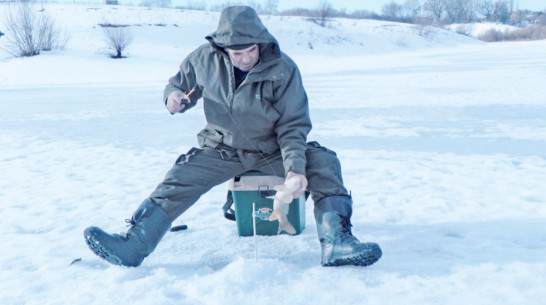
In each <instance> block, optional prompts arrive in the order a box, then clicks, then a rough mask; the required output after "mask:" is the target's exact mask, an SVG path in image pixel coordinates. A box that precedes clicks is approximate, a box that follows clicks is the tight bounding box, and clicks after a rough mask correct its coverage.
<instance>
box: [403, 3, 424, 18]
mask: <svg viewBox="0 0 546 305" xmlns="http://www.w3.org/2000/svg"><path fill="white" fill-rule="evenodd" d="M420 15H421V3H420V2H419V0H406V2H404V4H403V5H402V17H403V18H404V19H406V20H408V21H413V20H414V19H415V18H416V17H418V16H420Z"/></svg>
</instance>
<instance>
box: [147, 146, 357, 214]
mask: <svg viewBox="0 0 546 305" xmlns="http://www.w3.org/2000/svg"><path fill="white" fill-rule="evenodd" d="M306 158H307V167H306V173H305V176H306V178H307V180H308V182H309V184H308V186H307V190H308V191H309V192H310V193H311V198H312V199H313V201H314V202H315V203H316V202H318V201H320V200H321V199H323V198H325V197H329V196H347V197H350V195H349V194H348V193H347V190H346V188H345V187H344V186H343V179H342V175H341V165H340V162H339V159H338V158H337V156H336V153H335V152H333V151H331V150H329V149H328V148H326V147H323V146H321V145H320V144H319V143H317V142H309V143H307V151H306ZM250 170H257V171H260V172H263V173H265V174H268V175H276V176H280V177H284V176H285V169H284V166H283V162H282V157H281V153H280V151H278V152H275V153H272V154H263V153H258V152H249V151H244V150H235V149H233V148H231V147H228V146H225V147H217V148H212V147H203V148H192V149H191V150H190V151H188V152H187V153H186V154H182V155H180V157H178V159H177V160H176V162H175V164H174V165H173V167H172V168H171V169H170V170H169V172H167V174H166V176H165V179H164V180H163V182H161V183H160V184H159V185H158V186H157V188H156V189H155V190H154V191H153V192H152V194H151V195H150V198H149V199H150V200H151V201H152V202H154V203H156V204H158V205H159V206H160V207H161V208H162V209H163V210H164V211H165V212H166V213H167V215H168V216H169V217H170V219H171V221H173V220H175V219H176V218H177V217H178V216H180V215H181V214H182V213H184V212H185V211H186V210H187V209H188V208H190V207H191V206H192V205H193V204H194V203H195V202H197V200H198V199H199V197H201V195H203V194H205V193H206V192H207V191H209V190H210V189H211V188H213V187H214V186H216V185H219V184H222V183H224V182H226V181H228V180H229V179H231V178H233V177H235V176H238V175H241V174H243V173H245V172H247V171H250Z"/></svg>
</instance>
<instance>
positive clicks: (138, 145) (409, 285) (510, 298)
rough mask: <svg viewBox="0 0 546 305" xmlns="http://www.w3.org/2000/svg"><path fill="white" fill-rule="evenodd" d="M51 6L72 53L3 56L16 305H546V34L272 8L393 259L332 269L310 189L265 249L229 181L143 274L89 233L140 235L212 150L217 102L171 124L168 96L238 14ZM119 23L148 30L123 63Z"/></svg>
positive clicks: (315, 110) (5, 225) (1, 225)
mask: <svg viewBox="0 0 546 305" xmlns="http://www.w3.org/2000/svg"><path fill="white" fill-rule="evenodd" d="M44 8H45V11H44V13H47V14H48V15H49V16H51V17H52V18H53V19H54V20H55V21H56V22H57V24H59V25H60V26H61V27H62V28H63V29H65V30H66V31H67V32H68V33H69V34H70V40H69V41H68V44H67V45H66V48H65V49H64V50H55V51H51V52H43V53H42V54H40V55H39V56H35V57H31V58H12V57H10V56H9V55H8V54H7V53H5V52H3V53H1V55H0V232H1V238H0V249H1V250H0V304H5V305H17V304H25V305H33V304H36V305H46V304H71V305H80V304H81V305H90V304H100V305H104V304H135V305H136V304H147V305H150V304H162V305H163V304H223V305H228V304H237V305H240V304H381V305H387V304H393V305H399V304H419V305H422V304H480V305H484V304H495V305H499V304H544V303H543V302H544V299H546V188H545V187H544V185H545V182H546V82H545V79H546V55H545V54H546V41H534V42H506V43H491V44H486V43H482V42H479V41H477V40H474V39H473V38H470V37H465V36H460V35H457V34H455V33H452V32H448V31H444V30H440V29H428V28H415V27H413V26H411V25H404V24H397V23H391V22H379V21H369V20H343V19H340V20H334V21H333V22H332V23H331V24H330V27H329V28H321V27H319V26H317V25H315V24H313V23H310V22H307V21H305V20H302V19H300V18H296V17H292V18H289V17H272V16H263V17H262V18H263V21H264V23H265V24H266V26H268V27H269V29H270V32H271V33H273V35H275V36H276V37H277V38H278V40H279V42H280V45H281V48H282V49H283V50H284V51H285V52H286V53H288V54H289V55H290V56H291V57H292V58H293V59H294V60H295V61H296V62H297V64H298V65H299V67H300V70H301V72H302V75H303V78H304V83H305V86H306V89H307V92H308V95H309V100H310V107H311V115H312V119H313V122H314V129H313V131H312V133H311V135H310V137H309V140H316V141H319V142H320V143H321V144H323V145H325V146H327V147H329V148H331V149H333V150H335V151H336V152H337V154H338V156H339V158H340V159H341V162H342V165H343V173H344V179H345V183H346V186H347V187H348V188H349V189H351V191H352V195H353V199H354V213H353V218H352V222H353V225H354V226H353V233H354V234H355V235H356V236H357V237H359V238H360V239H361V240H364V241H375V242H378V243H379V244H380V245H381V247H382V249H383V255H384V256H383V258H382V259H381V260H380V261H379V262H378V263H376V264H375V265H373V266H370V267H366V268H362V267H352V266H344V267H334V268H324V267H321V266H320V246H319V242H318V239H317V233H316V227H315V221H314V218H313V203H312V201H311V200H309V201H308V202H307V203H306V220H307V221H306V222H307V226H306V228H305V230H304V232H303V233H302V234H301V235H297V236H288V235H280V236H260V237H258V239H257V244H258V260H257V261H256V260H255V258H254V240H253V238H251V237H239V236H238V234H237V229H236V225H235V223H234V222H231V221H228V220H226V219H224V218H223V216H222V211H221V207H222V205H223V203H224V200H225V194H226V190H227V184H222V185H220V186H218V187H216V188H214V189H213V190H212V191H210V192H209V193H208V194H206V195H205V196H203V197H202V198H201V199H200V200H199V201H198V202H197V203H196V204H195V205H194V206H193V207H192V208H191V209H190V210H188V212H186V213H185V214H183V215H182V216H181V217H180V218H179V219H177V220H176V221H175V222H174V223H173V225H179V224H187V225H188V227H189V228H188V230H187V231H182V232H176V233H168V234H167V235H166V236H165V238H164V239H163V241H162V242H161V243H160V244H159V246H158V247H157V249H156V251H155V252H154V253H152V255H151V256H149V257H148V258H147V259H146V260H145V261H144V262H143V264H142V266H140V267H138V268H127V267H119V266H113V265H110V264H108V263H107V262H105V261H103V260H101V259H99V258H98V257H96V256H95V255H94V254H93V253H92V252H91V251H89V249H88V248H87V245H86V244H85V241H84V238H83V230H84V229H85V228H86V227H88V226H91V225H95V226H99V227H101V228H103V229H104V230H106V231H108V232H112V233H114V232H122V231H125V230H126V229H127V228H126V223H125V222H124V220H125V219H126V218H130V216H131V215H132V213H133V211H134V210H135V209H136V207H137V206H138V205H139V204H140V202H141V201H142V200H144V199H145V198H146V197H147V196H148V195H149V194H150V192H151V191H152V190H153V189H154V188H155V186H156V185H157V184H158V183H159V182H160V181H161V180H162V179H163V176H164V174H165V173H166V172H167V170H168V169H169V168H170V167H171V165H172V164H173V162H174V161H175V159H176V158H177V156H178V155H179V154H182V153H185V152H186V151H188V150H189V149H190V148H191V147H192V146H196V145H197V141H196V137H195V135H196V133H197V132H198V131H199V130H200V129H201V128H202V127H203V126H204V117H203V114H202V108H201V107H200V106H198V107H196V108H194V109H192V110H191V111H189V112H187V113H185V114H183V115H174V116H171V115H170V114H169V113H168V112H167V110H166V109H165V107H164V105H163V102H162V100H161V99H162V98H161V96H162V92H163V88H164V86H165V84H166V83H167V80H168V78H169V77H170V76H172V75H174V74H175V73H176V71H177V69H178V65H179V63H180V62H181V61H182V59H183V58H184V57H185V56H186V55H187V54H188V53H189V52H190V51H192V50H193V49H194V48H195V47H197V46H198V45H200V44H201V43H204V42H205V40H204V38H203V37H204V36H205V35H207V34H209V33H211V32H213V31H214V30H215V28H216V23H217V19H218V17H219V13H217V12H198V11H195V12H190V11H181V10H175V9H171V10H169V9H146V8H140V7H128V6H103V5H93V6H89V5H76V4H74V5H70V4H66V5H53V4H44ZM6 10H7V5H5V4H2V5H0V16H3V14H4V13H5V12H6ZM2 18H3V17H2ZM2 20H3V19H2ZM107 22H110V23H122V24H129V25H130V27H129V29H130V30H131V32H132V33H133V36H134V42H133V43H132V44H131V45H130V47H129V49H128V50H127V55H128V57H127V58H125V59H120V60H114V59H111V58H109V57H108V54H107V52H106V50H105V43H104V35H103V33H102V29H101V28H100V27H99V26H98V24H99V23H107ZM8 34H9V33H6V35H8ZM6 41H7V36H3V37H0V48H1V47H5V45H6ZM76 258H81V261H79V262H77V263H74V264H73V265H70V263H71V262H72V261H73V260H74V259H76Z"/></svg>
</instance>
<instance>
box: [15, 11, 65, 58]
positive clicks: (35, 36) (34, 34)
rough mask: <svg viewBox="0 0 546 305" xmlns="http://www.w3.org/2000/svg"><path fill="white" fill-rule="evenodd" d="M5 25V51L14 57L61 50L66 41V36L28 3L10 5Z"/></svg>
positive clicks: (43, 14) (50, 20)
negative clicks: (6, 41) (6, 40)
mask: <svg viewBox="0 0 546 305" xmlns="http://www.w3.org/2000/svg"><path fill="white" fill-rule="evenodd" d="M5 23H6V24H5V27H6V31H7V35H6V37H7V39H8V43H7V44H6V46H5V49H6V51H7V52H8V53H10V54H12V55H13V56H16V57H24V56H35V55H38V54H40V51H50V50H52V49H62V48H64V46H65V44H66V42H67V41H68V35H67V34H65V33H64V32H63V31H62V30H61V29H60V28H59V27H58V26H57V25H56V24H55V22H54V21H53V20H52V19H51V18H49V17H48V16H47V15H46V14H45V12H44V11H43V10H42V11H40V12H38V10H36V9H35V8H34V6H33V5H32V4H31V3H29V2H19V3H17V4H14V5H10V6H9V8H8V10H7V14H6V18H5Z"/></svg>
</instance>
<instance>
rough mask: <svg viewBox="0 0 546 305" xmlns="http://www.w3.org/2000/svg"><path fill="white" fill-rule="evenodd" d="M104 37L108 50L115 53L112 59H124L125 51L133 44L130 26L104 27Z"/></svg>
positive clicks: (111, 55)
mask: <svg viewBox="0 0 546 305" xmlns="http://www.w3.org/2000/svg"><path fill="white" fill-rule="evenodd" d="M102 29H103V32H104V36H105V37H106V44H107V45H108V49H110V50H112V51H114V53H113V54H110V57H112V58H124V57H125V56H123V51H125V49H127V47H128V46H129V45H130V44H131V43H132V42H133V35H132V34H131V31H130V30H129V27H128V26H125V25H110V26H103V28H102Z"/></svg>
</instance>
